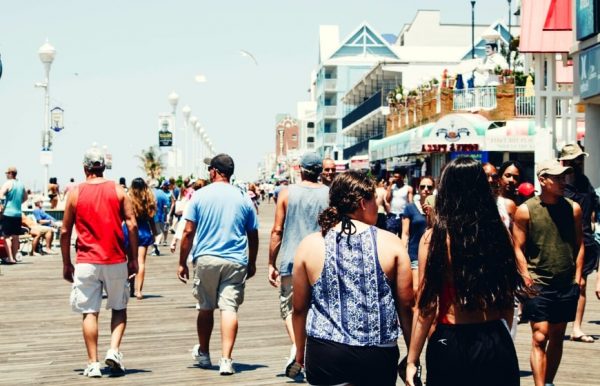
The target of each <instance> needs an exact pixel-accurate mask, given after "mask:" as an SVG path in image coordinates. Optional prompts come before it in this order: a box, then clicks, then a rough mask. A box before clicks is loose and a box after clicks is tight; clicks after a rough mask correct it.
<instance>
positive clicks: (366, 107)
mask: <svg viewBox="0 0 600 386" xmlns="http://www.w3.org/2000/svg"><path fill="white" fill-rule="evenodd" d="M384 99H385V98H384V97H383V93H382V92H381V90H379V91H378V92H376V93H375V94H373V96H371V97H370V98H369V99H367V100H366V101H364V102H363V103H361V104H360V105H358V106H357V107H356V108H355V109H354V110H352V111H351V112H350V113H348V114H347V115H346V116H345V117H344V118H342V129H345V128H346V127H348V126H350V125H351V124H353V123H354V122H356V121H358V120H359V119H361V118H363V117H364V116H366V115H367V114H369V113H371V112H373V111H375V110H377V109H378V108H379V107H381V106H383V105H384V103H385V101H384Z"/></svg>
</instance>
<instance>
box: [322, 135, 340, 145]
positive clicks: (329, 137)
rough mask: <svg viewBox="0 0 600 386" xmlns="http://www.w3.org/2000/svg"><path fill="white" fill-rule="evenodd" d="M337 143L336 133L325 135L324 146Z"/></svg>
mask: <svg viewBox="0 0 600 386" xmlns="http://www.w3.org/2000/svg"><path fill="white" fill-rule="evenodd" d="M336 142H337V134H336V133H324V134H323V145H327V144H331V143H336Z"/></svg>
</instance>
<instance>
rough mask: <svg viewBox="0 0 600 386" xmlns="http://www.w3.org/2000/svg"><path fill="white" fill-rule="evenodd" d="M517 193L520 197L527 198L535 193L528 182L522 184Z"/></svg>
mask: <svg viewBox="0 0 600 386" xmlns="http://www.w3.org/2000/svg"><path fill="white" fill-rule="evenodd" d="M517 193H519V195H520V196H523V197H529V196H531V195H532V194H534V193H535V187H534V186H533V184H531V183H529V182H523V183H522V184H521V185H519V187H518V188H517Z"/></svg>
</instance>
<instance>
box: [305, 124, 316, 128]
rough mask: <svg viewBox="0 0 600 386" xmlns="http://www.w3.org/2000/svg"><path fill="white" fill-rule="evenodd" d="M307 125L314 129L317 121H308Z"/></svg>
mask: <svg viewBox="0 0 600 386" xmlns="http://www.w3.org/2000/svg"><path fill="white" fill-rule="evenodd" d="M306 127H308V128H309V129H314V127H315V123H314V122H308V123H307V124H306Z"/></svg>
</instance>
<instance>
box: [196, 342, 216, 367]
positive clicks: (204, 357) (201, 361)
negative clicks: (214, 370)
mask: <svg viewBox="0 0 600 386" xmlns="http://www.w3.org/2000/svg"><path fill="white" fill-rule="evenodd" d="M192 358H194V359H195V360H196V361H197V362H198V366H199V367H200V368H201V369H210V368H211V367H212V363H211V362H210V354H209V353H207V352H202V351H200V345H199V344H197V345H195V346H194V348H193V349H192Z"/></svg>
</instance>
